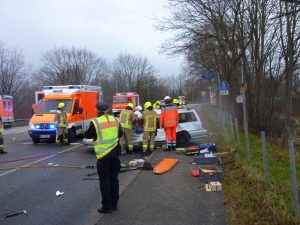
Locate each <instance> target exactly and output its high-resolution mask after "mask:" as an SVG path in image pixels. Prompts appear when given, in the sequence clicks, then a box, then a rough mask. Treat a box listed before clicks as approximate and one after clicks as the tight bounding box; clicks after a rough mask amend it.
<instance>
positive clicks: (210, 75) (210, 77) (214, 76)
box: [201, 73, 218, 79]
mask: <svg viewBox="0 0 300 225" xmlns="http://www.w3.org/2000/svg"><path fill="white" fill-rule="evenodd" d="M201 77H202V78H203V79H213V78H217V77H218V74H215V73H205V74H201Z"/></svg>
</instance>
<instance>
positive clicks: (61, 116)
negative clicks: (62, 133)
mask: <svg viewBox="0 0 300 225" xmlns="http://www.w3.org/2000/svg"><path fill="white" fill-rule="evenodd" d="M57 120H58V127H61V128H65V127H67V126H68V123H67V114H66V113H64V112H61V111H60V110H59V111H57Z"/></svg>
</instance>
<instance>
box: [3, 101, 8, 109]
mask: <svg viewBox="0 0 300 225" xmlns="http://www.w3.org/2000/svg"><path fill="white" fill-rule="evenodd" d="M3 109H7V105H6V101H3Z"/></svg>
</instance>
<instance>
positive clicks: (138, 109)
mask: <svg viewBox="0 0 300 225" xmlns="http://www.w3.org/2000/svg"><path fill="white" fill-rule="evenodd" d="M144 108H145V107H144ZM136 110H137V111H143V107H142V106H140V105H138V106H137V107H136Z"/></svg>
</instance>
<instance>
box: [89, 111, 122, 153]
mask: <svg viewBox="0 0 300 225" xmlns="http://www.w3.org/2000/svg"><path fill="white" fill-rule="evenodd" d="M92 122H93V124H94V126H95V129H96V133H97V140H95V141H94V150H95V153H96V157H97V159H101V158H103V157H104V156H106V155H107V154H108V153H110V152H111V150H113V149H114V148H115V147H116V146H117V145H118V141H119V138H118V131H119V123H118V119H116V118H115V117H113V116H109V115H108V116H106V115H103V116H100V117H98V118H96V119H94V120H92Z"/></svg>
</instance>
